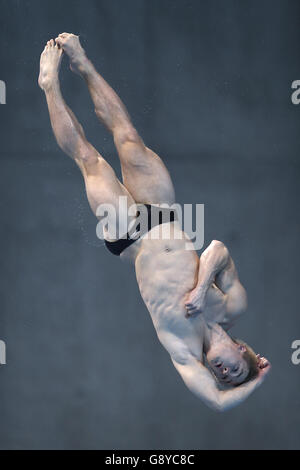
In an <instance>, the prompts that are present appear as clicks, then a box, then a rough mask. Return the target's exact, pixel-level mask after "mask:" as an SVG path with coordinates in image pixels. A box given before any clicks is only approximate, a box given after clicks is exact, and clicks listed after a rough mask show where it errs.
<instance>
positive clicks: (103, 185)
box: [39, 40, 134, 223]
mask: <svg viewBox="0 0 300 470" xmlns="http://www.w3.org/2000/svg"><path fill="white" fill-rule="evenodd" d="M62 53H63V52H62V49H60V48H59V47H58V46H57V45H55V43H54V41H53V40H50V41H48V43H47V45H46V47H45V49H44V51H43V53H42V55H41V61H40V76H39V85H40V87H41V88H42V89H43V90H44V92H45V95H46V100H47V104H48V109H49V114H50V120H51V125H52V129H53V132H54V135H55V138H56V141H57V143H58V145H59V146H60V148H61V149H62V150H63V151H64V152H65V153H66V154H68V155H69V156H70V157H71V158H72V159H73V160H75V162H76V163H77V165H78V166H79V168H80V169H81V171H82V174H83V177H84V181H85V185H86V190H87V196H88V200H89V203H90V205H91V208H92V210H93V212H94V213H95V214H96V211H97V208H98V206H99V205H100V204H108V203H109V204H112V205H113V206H114V207H115V208H116V211H117V214H116V215H117V223H118V215H119V214H118V209H119V197H120V196H126V197H127V204H128V206H130V205H132V204H134V200H133V198H132V196H131V195H130V194H129V193H128V191H127V190H126V188H124V186H123V185H122V184H121V183H120V182H119V180H118V178H117V177H116V175H115V172H114V170H113V169H112V168H111V166H110V165H109V164H108V163H107V162H106V161H105V160H104V158H103V157H102V156H101V155H100V154H99V153H98V152H97V150H96V149H95V148H94V147H93V146H92V145H91V144H90V143H89V142H88V141H87V140H86V138H85V135H84V131H83V129H82V127H81V125H80V124H79V122H78V121H77V119H76V117H75V115H74V114H73V112H72V111H71V110H70V108H69V107H68V106H67V105H66V103H65V101H64V99H63V97H62V94H61V91H60V85H59V79H58V72H59V67H60V63H61V58H62Z"/></svg>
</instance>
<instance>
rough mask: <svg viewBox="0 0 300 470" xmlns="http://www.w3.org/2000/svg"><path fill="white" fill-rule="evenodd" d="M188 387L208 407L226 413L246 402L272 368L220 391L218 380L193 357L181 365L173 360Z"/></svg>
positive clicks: (187, 358)
mask: <svg viewBox="0 0 300 470" xmlns="http://www.w3.org/2000/svg"><path fill="white" fill-rule="evenodd" d="M172 362H173V364H174V366H175V368H176V369H177V370H178V372H179V374H180V375H181V377H182V379H183V381H184V383H185V384H186V386H187V387H188V388H189V389H190V390H191V392H193V393H194V394H195V395H196V396H197V397H199V398H200V399H201V400H202V401H203V402H204V403H205V404H206V405H207V406H209V407H210V408H212V409H213V410H215V411H220V412H222V411H226V410H229V409H230V408H233V407H234V406H237V405H239V404H240V403H241V402H242V401H244V400H245V399H246V398H247V397H248V396H249V395H250V394H251V393H252V392H253V391H254V390H255V389H256V388H257V387H259V385H261V383H262V382H263V380H264V378H265V376H266V374H267V373H268V371H269V370H270V366H267V367H265V368H264V369H261V370H260V372H259V375H258V376H257V377H256V378H255V379H253V380H251V381H249V382H247V383H245V384H242V385H239V386H238V387H235V388H232V389H230V390H225V391H222V390H219V389H218V387H217V383H216V380H215V379H214V377H213V375H212V374H211V373H210V372H209V370H208V369H207V368H206V367H205V366H204V365H203V364H202V363H201V362H199V361H197V360H196V359H195V358H194V357H193V356H189V357H186V358H185V359H184V360H181V361H180V363H179V362H178V361H176V360H173V359H172Z"/></svg>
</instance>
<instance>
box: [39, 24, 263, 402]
mask: <svg viewBox="0 0 300 470" xmlns="http://www.w3.org/2000/svg"><path fill="white" fill-rule="evenodd" d="M64 53H65V54H66V55H67V56H68V57H69V60H70V67H71V70H72V71H73V72H75V73H77V74H79V75H80V76H81V77H82V78H83V79H84V81H85V82H86V84H87V86H88V89H89V92H90V95H91V98H92V100H93V103H94V107H95V112H96V115H97V117H98V118H99V119H100V121H101V122H102V123H103V124H104V125H105V126H106V127H107V129H108V130H109V131H110V132H111V134H112V136H113V139H114V143H115V146H116V149H117V152H118V155H119V158H120V163H121V169H122V179H123V182H120V181H119V180H118V178H117V177H116V174H115V172H114V170H113V169H112V168H111V166H110V165H109V164H108V163H107V162H106V161H105V159H104V158H103V156H102V155H101V154H100V153H99V152H98V151H97V150H96V149H95V148H94V147H93V146H92V145H91V144H90V143H89V142H88V141H87V139H86V137H85V134H84V131H83V128H82V127H81V125H80V124H79V122H78V121H77V119H76V117H75V116H74V114H73V112H72V111H71V109H70V108H69V107H68V106H67V104H66V103H65V101H64V99H63V97H62V94H61V90H60V84H59V77H58V74H59V69H60V64H61V60H62V57H63V54H64ZM39 85H40V87H41V88H42V89H43V91H44V92H45V95H46V100H47V104H48V108H49V114H50V120H51V125H52V129H53V132H54V135H55V138H56V140H57V143H58V145H59V146H60V148H61V149H62V150H63V151H64V152H65V153H66V154H68V155H69V156H70V157H71V158H72V159H73V160H75V162H76V163H77V165H78V167H79V169H80V170H81V172H82V175H83V178H84V182H85V187H86V192H87V197H88V201H89V203H90V206H91V209H92V211H93V212H94V214H95V215H97V208H98V207H99V206H100V205H101V204H110V205H112V206H113V207H114V208H115V211H116V213H117V225H118V220H119V218H120V216H121V215H122V214H120V213H119V212H120V206H119V199H120V197H121V196H123V197H126V200H127V203H128V206H129V207H130V206H134V205H135V204H137V206H136V207H144V208H146V212H147V214H148V219H149V224H150V225H149V226H148V232H147V233H140V234H139V236H137V234H136V232H135V237H131V236H130V235H129V236H127V237H126V238H121V239H114V238H111V237H110V236H109V233H105V238H106V241H105V243H106V246H107V248H108V249H109V250H110V251H111V252H112V253H114V254H116V255H119V256H120V257H121V258H124V259H128V260H131V261H132V262H133V263H134V265H135V270H136V277H137V282H138V285H139V289H140V292H141V295H142V298H143V300H144V302H145V304H146V306H147V308H148V310H149V312H150V315H151V318H152V321H153V325H154V327H155V330H156V333H157V335H158V338H159V340H160V342H161V343H162V345H163V346H164V347H165V349H166V350H167V351H168V353H169V354H170V356H171V360H172V362H173V364H174V366H175V368H176V369H177V371H178V372H179V374H180V375H181V377H182V379H183V380H184V382H185V384H186V385H187V387H188V388H189V389H190V390H191V391H192V392H193V393H194V394H195V395H197V396H198V397H199V398H201V399H202V400H203V402H204V403H205V404H206V405H208V406H210V407H211V408H213V409H214V410H217V411H224V410H227V409H229V408H232V407H233V406H236V405H238V404H239V403H241V402H242V401H243V400H245V399H246V398H247V397H248V396H249V395H250V394H251V393H252V392H253V391H254V390H255V389H256V388H257V387H258V386H259V385H260V384H261V383H262V382H263V381H264V379H265V377H266V375H267V373H268V372H269V370H270V367H271V366H270V364H269V362H268V361H267V360H266V359H265V358H263V357H260V356H259V355H256V354H255V353H254V352H253V350H252V349H251V348H250V347H249V346H248V345H247V344H246V343H244V342H242V341H240V340H236V339H233V338H232V337H231V336H229V334H228V330H229V329H230V328H231V327H232V326H233V325H234V324H235V322H236V321H237V320H238V318H239V317H240V315H241V314H242V313H243V312H245V310H246V307H247V298H246V292H245V289H244V288H243V286H242V285H241V283H240V281H239V278H238V274H237V271H236V268H235V265H234V262H233V260H232V258H231V257H230V254H229V252H228V249H227V248H226V247H225V246H224V244H223V243H222V242H220V241H212V242H211V244H210V245H209V246H208V248H207V249H206V250H205V251H204V252H203V253H202V255H201V256H200V259H199V258H198V256H197V253H196V251H195V250H194V249H193V247H192V246H191V244H192V241H191V240H190V239H189V237H188V236H187V235H185V233H183V232H182V230H181V226H180V225H179V222H178V220H177V219H176V217H175V216H174V214H173V213H171V215H172V216H173V218H171V219H170V221H169V222H167V223H162V222H161V221H158V222H156V223H155V224H151V211H152V210H155V208H156V207H158V206H160V205H161V204H166V205H168V206H172V204H174V202H175V193H174V187H173V184H172V181H171V178H170V175H169V173H168V170H167V169H166V167H165V165H164V163H163V162H162V160H161V159H160V158H159V157H158V155H157V154H156V153H154V152H153V151H152V150H150V149H149V148H148V147H146V145H145V144H144V142H143V140H142V139H141V137H140V136H139V134H138V132H137V130H136V129H135V127H134V126H133V124H132V122H131V119H130V117H129V115H128V112H127V110H126V108H125V106H124V104H123V103H122V101H121V100H120V98H119V97H118V96H117V95H116V93H115V92H114V90H113V89H112V88H111V87H110V86H109V85H108V84H107V83H106V81H105V80H104V79H103V78H102V77H101V75H100V74H99V73H98V72H97V71H96V69H95V67H94V65H93V64H92V63H91V61H90V60H89V59H88V58H87V56H86V53H85V51H84V49H83V48H82V46H81V44H80V42H79V37H78V36H76V35H74V34H69V33H62V34H60V35H59V36H58V37H57V38H56V39H55V40H53V39H51V40H50V41H48V42H47V45H46V46H45V49H44V51H43V52H42V55H41V60H40V75H39ZM123 215H124V214H123ZM126 217H128V214H126ZM128 221H129V218H128ZM166 231H169V232H168V233H169V236H164V233H165V232H166ZM145 235H150V236H145ZM151 235H152V236H151ZM187 246H188V247H189V249H187Z"/></svg>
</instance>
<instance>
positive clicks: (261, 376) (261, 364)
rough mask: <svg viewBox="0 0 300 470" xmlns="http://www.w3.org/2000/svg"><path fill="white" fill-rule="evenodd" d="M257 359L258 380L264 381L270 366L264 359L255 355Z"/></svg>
mask: <svg viewBox="0 0 300 470" xmlns="http://www.w3.org/2000/svg"><path fill="white" fill-rule="evenodd" d="M256 357H257V366H258V368H259V372H258V380H259V381H263V380H265V378H266V376H267V375H268V373H269V372H270V370H271V364H270V362H269V361H268V359H266V358H265V357H262V356H261V355H260V354H256Z"/></svg>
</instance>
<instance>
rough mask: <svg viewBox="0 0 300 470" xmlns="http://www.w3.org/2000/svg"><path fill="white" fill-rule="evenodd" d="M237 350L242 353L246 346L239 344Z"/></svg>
mask: <svg viewBox="0 0 300 470" xmlns="http://www.w3.org/2000/svg"><path fill="white" fill-rule="evenodd" d="M238 350H239V351H240V352H241V353H244V352H246V351H247V349H246V346H244V345H243V344H239V346H238Z"/></svg>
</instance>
